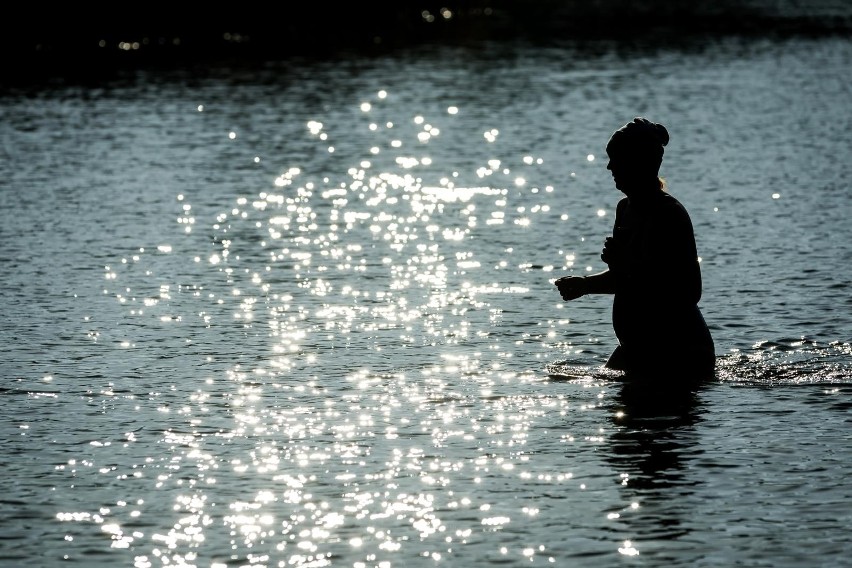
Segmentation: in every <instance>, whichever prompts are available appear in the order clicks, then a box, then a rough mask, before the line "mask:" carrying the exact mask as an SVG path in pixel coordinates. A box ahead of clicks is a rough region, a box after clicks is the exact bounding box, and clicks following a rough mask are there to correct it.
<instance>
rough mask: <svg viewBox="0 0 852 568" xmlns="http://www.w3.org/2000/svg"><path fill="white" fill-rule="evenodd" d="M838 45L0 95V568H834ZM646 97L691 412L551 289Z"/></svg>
mask: <svg viewBox="0 0 852 568" xmlns="http://www.w3.org/2000/svg"><path fill="white" fill-rule="evenodd" d="M850 61H852V41H849V40H848V39H844V38H842V37H823V38H811V39H808V38H788V39H765V38H764V39H760V38H751V39H742V38H739V39H738V38H728V39H714V40H710V39H708V40H702V41H696V42H693V43H690V44H688V45H681V46H672V45H668V46H648V47H641V46H631V47H629V48H628V47H626V46H624V45H618V44H615V43H598V44H593V45H585V46H583V45H576V44H565V45H561V44H551V45H547V46H541V45H538V46H534V45H530V44H529V43H524V42H520V41H518V42H506V43H500V44H497V43H493V44H492V43H483V44H479V45H477V46H467V47H462V46H454V47H446V46H445V47H439V46H420V47H417V48H412V49H403V50H399V51H396V52H394V53H392V54H386V55H382V56H375V57H362V56H353V57H345V56H341V57H339V58H334V59H326V60H310V59H298V58H294V59H291V60H288V61H279V62H269V63H257V64H255V65H253V66H245V65H240V66H236V65H235V66H229V65H228V64H227V63H222V64H221V65H218V66H199V67H197V68H193V69H184V70H171V71H165V70H164V71H157V72H155V71H151V70H147V71H146V70H144V69H138V70H136V71H128V72H127V73H124V74H119V75H118V76H116V77H113V78H111V79H110V80H109V81H106V82H103V83H101V84H98V85H97V86H93V85H88V86H75V85H70V84H69V85H65V86H54V87H52V88H48V89H43V90H28V89H24V88H20V89H8V90H6V91H4V92H3V93H2V95H0V118H1V119H2V120H0V144H2V152H3V160H2V162H0V199H2V223H0V236H2V248H0V258H2V263H3V264H2V266H3V272H2V288H0V299H2V306H3V310H4V324H3V326H2V327H0V340H2V344H3V357H2V361H0V372H2V379H3V382H2V386H0V429H2V447H0V463H2V472H3V478H4V490H3V492H2V494H0V565H2V566H10V567H11V566H29V567H33V566H87V567H88V566H110V567H115V566H132V567H138V568H143V567H160V566H198V567H211V568H212V567H216V568H224V567H237V566H263V567H279V566H282V567H283V566H287V567H289V566H303V567H308V566H310V567H318V566H335V567H337V566H346V567H352V568H367V567H370V568H373V567H379V568H390V567H407V568H414V567H433V566H451V567H457V566H458V567H479V566H492V565H501V566H542V565H544V566H560V567H561V566H582V567H609V566H682V567H686V566H689V567H701V566H772V567H779V566H809V567H817V566H832V567H834V566H842V565H849V563H850V558H852V539H850V538H849V526H850V524H852V481H850V477H849V467H850V463H852V434H850V432H852V429H850V426H852V424H850V422H851V421H852V401H850V395H852V343H850V342H852V333H851V332H852V297H850V293H849V290H850V286H852V224H850V222H849V217H850V213H852V193H850V190H849V188H850V185H852V173H850V169H849V167H848V164H847V161H848V158H849V156H850V155H852V80H850V75H849V62H850ZM637 115H644V116H647V117H649V118H650V119H652V120H655V121H658V122H662V123H664V124H665V125H666V126H667V127H668V129H669V132H670V134H671V142H670V144H669V146H668V148H667V149H666V157H665V160H664V162H663V167H662V171H661V175H662V176H663V177H665V178H666V180H667V183H668V187H669V191H670V192H671V193H672V194H673V195H675V196H676V197H677V198H678V199H679V200H680V201H681V202H682V203H683V204H684V205H685V206H686V207H687V209H688V210H689V212H690V215H691V216H692V220H693V224H694V226H695V231H696V239H697V244H698V250H699V255H700V257H701V266H702V272H703V276H704V295H703V298H702V301H701V304H700V306H701V309H702V311H703V313H704V315H705V318H706V319H707V321H708V324H709V325H710V327H711V330H712V333H713V336H714V339H715V341H716V349H717V356H718V380H716V381H714V382H712V383H711V384H708V385H706V386H704V387H702V388H700V389H698V390H696V391H695V392H692V393H688V394H686V395H683V396H677V397H675V396H667V395H666V393H663V394H662V395H660V394H657V395H654V396H651V397H641V396H640V397H637V396H636V395H635V393H633V392H632V391H630V390H627V389H625V387H624V386H623V383H622V382H620V381H619V380H618V377H617V376H614V375H613V374H611V373H606V372H604V371H602V369H601V365H602V364H603V362H604V361H605V360H606V357H607V356H608V355H609V353H610V351H611V350H612V348H613V347H614V345H615V337H614V334H613V332H612V327H611V322H610V308H611V300H612V299H611V297H606V296H600V297H585V298H581V299H579V300H577V301H574V302H571V303H563V302H562V301H561V299H560V297H559V294H558V292H557V291H556V289H555V288H554V286H553V284H552V281H553V280H554V279H555V278H557V277H559V276H561V275H563V274H568V273H574V274H585V273H588V272H593V271H598V270H602V269H603V268H604V265H603V263H602V262H601V260H600V258H599V254H600V250H601V247H602V244H603V240H604V238H605V237H606V236H607V235H608V234H609V233H610V231H611V229H612V222H613V218H614V212H615V204H616V202H617V201H618V199H619V198H620V197H621V194H619V193H618V191H617V190H616V189H615V188H614V186H613V184H612V180H611V178H610V175H609V172H608V171H607V170H606V156H605V153H604V146H605V144H606V141H607V139H608V138H609V136H610V134H611V133H612V131H613V130H615V129H616V128H618V127H619V126H621V125H622V124H624V123H625V122H627V121H629V120H631V119H632V118H633V117H634V116H637ZM666 349H667V346H666V344H665V342H664V341H662V340H661V341H660V343H659V345H658V350H659V356H660V357H661V358H664V357H666Z"/></svg>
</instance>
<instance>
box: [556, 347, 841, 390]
mask: <svg viewBox="0 0 852 568" xmlns="http://www.w3.org/2000/svg"><path fill="white" fill-rule="evenodd" d="M545 371H546V373H547V374H548V377H549V378H550V379H551V380H555V381H618V380H623V379H624V378H625V375H624V373H622V372H621V371H614V370H612V369H607V368H605V367H603V366H602V365H590V364H588V363H584V362H582V361H578V360H564V361H558V362H554V363H550V364H548V365H547V366H546V368H545ZM716 380H717V381H718V382H722V383H728V384H737V385H756V386H782V385H848V384H852V343H846V342H841V341H833V342H830V343H826V344H822V343H818V342H817V341H814V340H809V339H778V340H772V341H769V340H767V341H761V342H758V343H756V344H755V345H753V346H752V347H750V348H748V349H735V350H732V351H731V352H729V353H726V354H724V355H719V356H717V358H716Z"/></svg>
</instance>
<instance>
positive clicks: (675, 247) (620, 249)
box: [555, 117, 716, 382]
mask: <svg viewBox="0 0 852 568" xmlns="http://www.w3.org/2000/svg"><path fill="white" fill-rule="evenodd" d="M668 142H669V133H668V131H667V130H666V128H665V127H664V126H663V125H661V124H657V123H654V122H650V121H648V120H647V119H645V118H641V117H637V118H634V119H633V121H631V122H629V123H627V124H626V125H624V126H623V127H621V128H619V129H618V130H616V131H615V133H614V134H613V135H612V137H611V138H610V140H609V142H608V143H607V146H606V153H607V156H608V157H609V163H608V164H607V169H608V170H609V171H610V172H612V177H613V180H614V181H615V187H616V188H618V189H619V190H620V191H621V192H622V193H624V194H625V195H626V197H625V198H623V199H622V200H621V201H619V202H618V206H617V207H616V211H615V226H614V229H613V234H612V236H610V237H607V238H606V241H605V244H604V248H603V252H602V253H601V259H602V260H603V261H604V262H605V263H606V264H607V266H608V267H609V268H608V269H607V270H605V271H604V272H600V273H598V274H593V275H590V276H564V277H562V278H559V279H558V280H557V281H556V282H555V284H556V287H557V288H558V289H559V293H560V294H561V295H562V299H563V300H574V299H576V298H579V297H580V296H583V295H585V294H614V295H615V296H614V299H613V304H612V324H613V328H614V330H615V335H616V336H617V337H618V342H619V345H618V347H617V348H616V349H615V351H614V352H613V353H612V355H611V356H610V357H609V360H608V361H607V362H606V366H607V367H609V368H612V369H618V370H622V371H626V372H627V373H628V374H629V375H633V376H638V377H639V378H648V379H655V378H664V379H677V380H681V379H682V380H684V381H690V382H691V381H700V380H705V379H708V378H710V377H712V375H713V372H714V367H715V362H716V356H715V352H714V346H713V338H712V336H711V335H710V331H709V330H708V329H707V324H706V323H705V321H704V317H703V315H702V314H701V311H700V310H699V308H698V301H699V300H700V299H701V270H700V267H699V265H698V253H697V250H696V246H695V235H694V233H693V228H692V221H691V219H690V218H689V214H688V213H687V211H686V209H685V208H684V207H683V205H681V203H680V202H679V201H678V200H677V199H675V198H674V197H672V196H671V195H670V194H668V193H667V192H666V191H665V183H664V182H663V180H662V178H660V177H659V169H660V164H661V163H662V161H663V147H664V146H665V145H666V144H668Z"/></svg>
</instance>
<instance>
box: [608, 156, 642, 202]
mask: <svg viewBox="0 0 852 568" xmlns="http://www.w3.org/2000/svg"><path fill="white" fill-rule="evenodd" d="M606 155H607V156H608V157H609V161H608V162H607V164H606V169H608V170H609V171H610V173H611V174H612V179H613V181H614V182H615V187H616V189H618V190H619V191H621V192H622V193H624V194H629V192H630V190H631V188H632V185H633V184H634V183H635V180H636V178H637V177H638V176H637V173H638V172H637V168H636V165H635V163H634V162H633V161H632V160H630V159H629V157H628V155H626V152H624V149H623V148H618V147H613V146H607V149H606Z"/></svg>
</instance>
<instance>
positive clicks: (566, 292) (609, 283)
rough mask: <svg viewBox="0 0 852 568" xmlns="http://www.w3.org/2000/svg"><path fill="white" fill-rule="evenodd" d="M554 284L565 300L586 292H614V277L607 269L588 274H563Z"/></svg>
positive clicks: (583, 294)
mask: <svg viewBox="0 0 852 568" xmlns="http://www.w3.org/2000/svg"><path fill="white" fill-rule="evenodd" d="M554 284H555V285H556V287H557V288H558V289H559V293H560V294H561V295H562V299H563V300H565V301H569V300H576V299H577V298H579V297H580V296H585V295H586V294H615V277H614V275H613V273H612V272H610V271H609V270H605V271H603V272H598V273H597V274H591V275H589V276H563V277H562V278H559V279H558V280H556V282H554Z"/></svg>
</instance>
